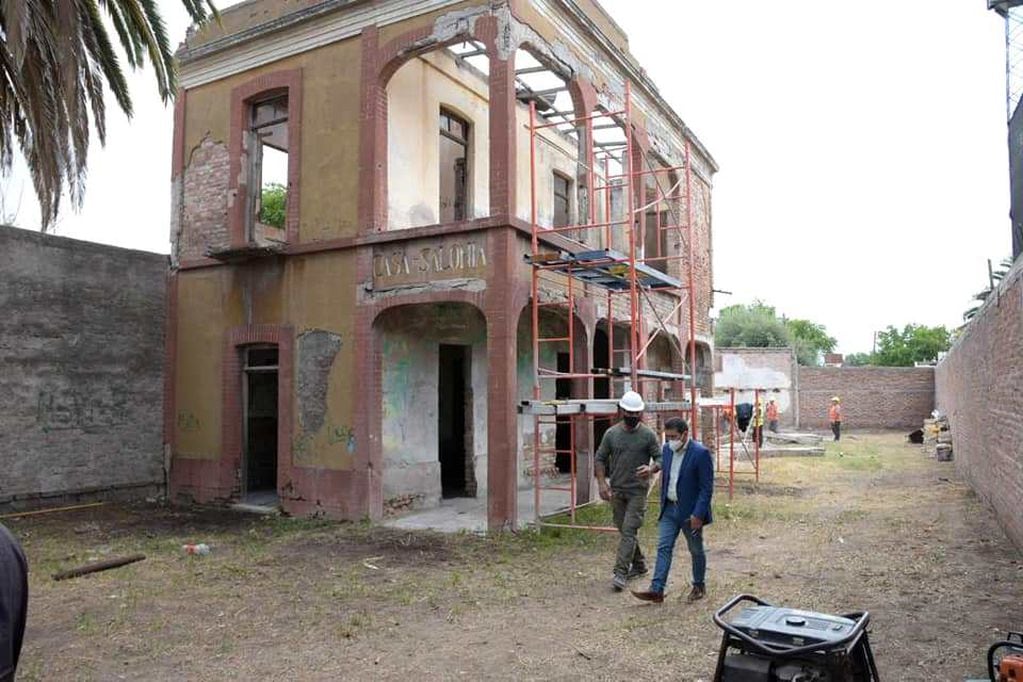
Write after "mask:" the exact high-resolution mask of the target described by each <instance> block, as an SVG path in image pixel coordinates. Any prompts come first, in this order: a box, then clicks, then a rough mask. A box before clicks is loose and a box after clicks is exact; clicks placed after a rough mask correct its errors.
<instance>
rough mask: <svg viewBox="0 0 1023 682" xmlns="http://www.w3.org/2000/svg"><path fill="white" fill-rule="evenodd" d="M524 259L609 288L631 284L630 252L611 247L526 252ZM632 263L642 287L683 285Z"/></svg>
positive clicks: (638, 263)
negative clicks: (576, 250) (570, 251)
mask: <svg viewBox="0 0 1023 682" xmlns="http://www.w3.org/2000/svg"><path fill="white" fill-rule="evenodd" d="M526 262H527V263H529V264H530V265H535V266H537V267H542V268H543V269H545V270H551V271H553V272H560V273H561V274H564V275H568V276H571V277H575V278H576V279H578V280H580V281H582V282H585V283H586V284H593V285H595V286H599V287H603V288H605V289H610V290H612V291H629V290H630V288H631V287H632V282H631V279H632V278H631V274H630V270H629V267H630V266H629V256H628V255H627V254H624V253H621V252H619V251H615V250H614V249H599V250H597V251H580V252H579V253H569V252H567V251H558V252H555V253H549V252H548V253H539V254H536V255H535V256H529V255H527V256H526ZM633 267H635V271H636V286H638V287H639V288H641V289H648V290H652V291H656V290H658V289H669V290H677V289H684V288H685V285H683V284H682V282H681V281H680V280H677V279H675V278H674V277H670V276H669V275H666V274H665V273H663V272H661V271H660V270H658V269H657V268H653V267H651V266H649V265H647V264H646V263H640V262H637V263H635V265H634V266H633Z"/></svg>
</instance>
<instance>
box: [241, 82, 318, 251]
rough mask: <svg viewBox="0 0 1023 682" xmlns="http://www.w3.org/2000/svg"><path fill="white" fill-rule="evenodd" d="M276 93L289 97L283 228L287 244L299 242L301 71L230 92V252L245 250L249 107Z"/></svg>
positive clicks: (245, 84) (247, 85)
mask: <svg viewBox="0 0 1023 682" xmlns="http://www.w3.org/2000/svg"><path fill="white" fill-rule="evenodd" d="M278 91H287V93H288V147H289V151H288V207H287V215H286V216H285V222H284V226H285V229H286V233H287V240H288V242H289V243H296V242H297V241H298V236H299V232H298V228H299V207H300V204H301V196H300V193H301V189H302V185H301V182H300V174H301V169H302V69H289V70H287V71H274V72H273V73H268V74H264V75H262V76H259V77H257V78H253V79H252V80H250V81H248V82H246V83H243V84H242V85H239V86H238V87H236V88H234V89H233V90H232V91H231V133H230V146H229V153H230V155H231V164H230V173H231V178H230V194H229V203H230V206H229V208H228V234H229V235H230V238H231V246H232V247H233V248H240V247H244V246H245V245H246V243H247V241H248V239H247V236H246V234H245V228H246V222H247V218H248V216H246V214H245V212H246V209H247V207H248V201H247V197H248V192H249V188H248V184H247V183H244V182H241V176H242V165H243V161H244V157H245V150H244V146H245V131H246V130H247V129H248V113H249V104H250V103H251V102H252V101H253V100H255V99H257V98H259V97H262V96H264V95H269V94H273V93H274V92H278Z"/></svg>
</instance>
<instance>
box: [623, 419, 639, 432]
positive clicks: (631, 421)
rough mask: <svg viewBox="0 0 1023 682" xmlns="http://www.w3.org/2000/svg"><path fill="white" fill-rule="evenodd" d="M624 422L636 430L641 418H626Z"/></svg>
mask: <svg viewBox="0 0 1023 682" xmlns="http://www.w3.org/2000/svg"><path fill="white" fill-rule="evenodd" d="M622 421H624V422H625V425H626V426H628V427H629V428H630V429H634V428H636V425H637V424H639V417H625V418H624V419H622Z"/></svg>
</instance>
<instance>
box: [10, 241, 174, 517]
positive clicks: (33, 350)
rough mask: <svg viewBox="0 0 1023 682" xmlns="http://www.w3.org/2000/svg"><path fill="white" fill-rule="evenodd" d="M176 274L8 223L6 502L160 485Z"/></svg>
mask: <svg viewBox="0 0 1023 682" xmlns="http://www.w3.org/2000/svg"><path fill="white" fill-rule="evenodd" d="M166 275H167V257H166V256H161V255H159V254H153V253H145V252H141V251H130V250H127V249H120V248H116V247H111V246H103V245H100V244H93V243H90V242H83V241H77V240H73V239H66V238H63V237H54V236H52V235H44V234H40V233H37V232H29V231H27V230H20V229H15V228H11V227H0V311H2V312H3V314H2V315H0V367H2V371H0V507H4V506H6V507H17V508H22V507H31V506H38V505H43V504H46V505H49V504H59V503H62V502H73V501H77V500H80V499H89V498H96V497H110V496H113V497H117V498H119V499H124V498H132V497H135V498H138V497H145V496H149V495H153V494H157V493H159V492H160V490H161V489H162V487H163V485H164V456H163V443H162V434H163V417H162V412H163V397H162V396H163V364H164V320H165V309H164V292H165V289H166Z"/></svg>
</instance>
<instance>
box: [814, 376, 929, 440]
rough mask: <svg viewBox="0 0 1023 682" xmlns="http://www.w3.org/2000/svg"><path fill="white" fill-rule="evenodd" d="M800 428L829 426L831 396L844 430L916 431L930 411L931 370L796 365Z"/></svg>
mask: <svg viewBox="0 0 1023 682" xmlns="http://www.w3.org/2000/svg"><path fill="white" fill-rule="evenodd" d="M798 381H799V383H798V386H799V426H800V428H803V429H816V428H827V427H828V406H829V405H830V404H831V398H832V396H836V395H837V396H839V397H840V398H841V399H842V427H843V428H846V429H896V428H910V427H911V428H919V427H920V426H922V425H923V420H924V419H926V418H927V417H928V416H929V415H930V413H931V411H933V410H934V369H933V368H932V367H800V368H799V373H798Z"/></svg>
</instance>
